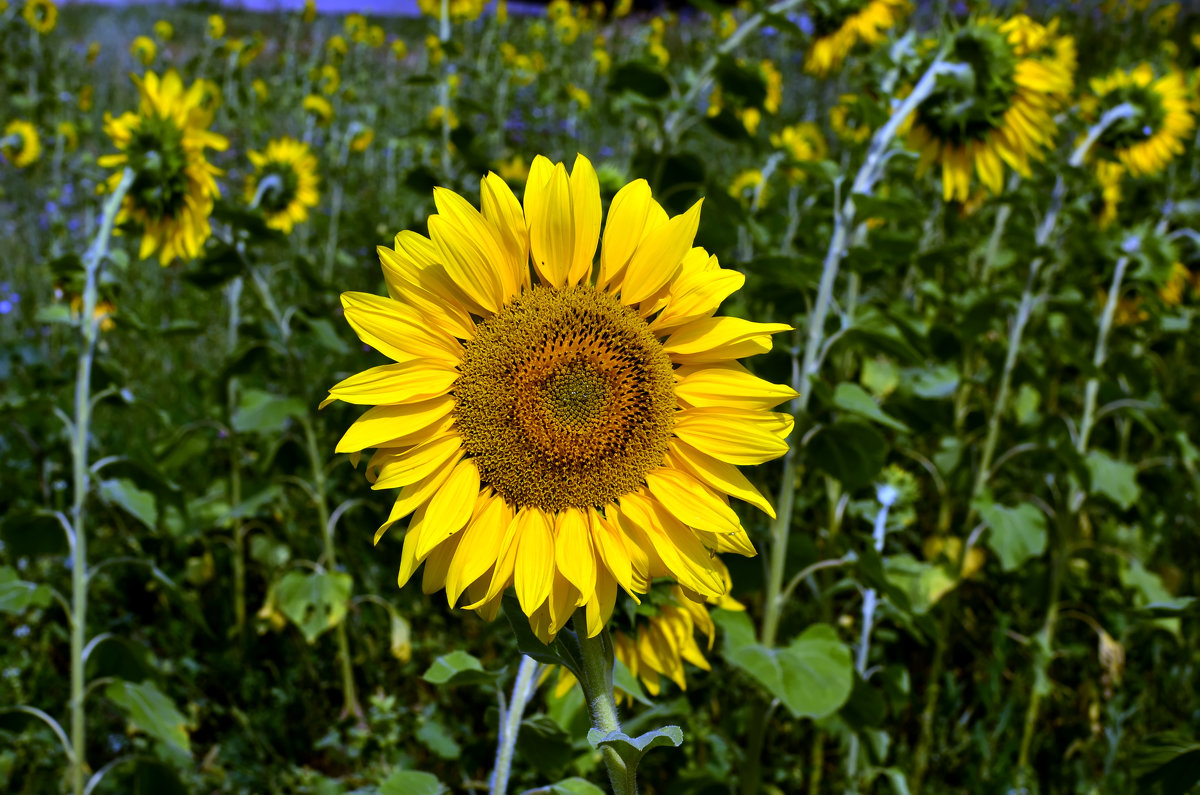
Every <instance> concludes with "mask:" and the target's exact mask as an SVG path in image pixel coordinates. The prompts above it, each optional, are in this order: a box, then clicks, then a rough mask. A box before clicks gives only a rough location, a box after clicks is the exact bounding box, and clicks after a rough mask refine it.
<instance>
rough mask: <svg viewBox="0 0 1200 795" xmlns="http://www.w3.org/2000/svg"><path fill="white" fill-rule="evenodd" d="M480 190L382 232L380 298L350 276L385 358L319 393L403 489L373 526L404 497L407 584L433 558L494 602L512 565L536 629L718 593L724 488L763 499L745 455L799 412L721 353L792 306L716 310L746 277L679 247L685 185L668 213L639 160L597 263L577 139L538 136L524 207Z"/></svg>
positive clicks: (455, 596)
mask: <svg viewBox="0 0 1200 795" xmlns="http://www.w3.org/2000/svg"><path fill="white" fill-rule="evenodd" d="M481 194H482V212H480V211H479V210H476V209H475V208H474V207H472V206H471V204H470V203H468V202H467V201H466V200H465V199H463V198H462V197H460V196H458V195H457V194H455V193H453V192H451V191H448V190H445V189H436V190H435V192H434V201H435V203H436V205H437V209H438V213H437V214H436V215H433V216H432V217H430V219H429V233H430V237H429V238H426V237H423V236H421V235H419V234H417V233H415V232H410V231H406V232H401V233H400V234H399V235H397V236H396V241H395V248H394V249H388V248H384V247H380V249H379V254H380V259H381V261H382V264H383V271H384V279H385V281H386V282H387V286H388V292H389V294H390V296H391V297H390V298H383V297H380V296H376V295H370V294H366V293H345V294H344V295H343V296H342V305H343V307H345V311H346V319H347V320H348V321H349V323H350V325H351V326H352V327H353V328H354V330H355V331H356V332H357V333H358V335H359V338H360V339H362V340H363V342H365V343H367V344H368V345H370V346H372V347H374V348H375V349H376V350H378V351H380V352H381V353H383V354H385V355H386V356H388V357H389V358H391V359H392V360H393V361H394V362H395V363H394V364H387V365H383V366H381V367H375V368H372V369H370V370H367V371H366V372H363V373H359V374H358V375H355V376H352V377H350V378H348V379H346V380H344V381H342V382H341V383H339V384H338V385H336V386H335V387H333V388H332V389H330V391H329V399H328V400H327V401H326V403H328V402H329V401H332V400H343V401H346V402H348V403H357V404H364V405H371V406H374V408H371V409H370V410H369V411H367V412H366V414H364V415H363V416H362V417H361V418H360V419H359V420H358V421H357V422H355V423H354V425H352V426H351V428H350V429H349V431H347V433H346V435H345V436H343V437H342V440H341V441H340V442H339V443H338V446H337V451H338V452H349V453H355V454H357V453H358V452H359V451H361V450H363V449H366V448H370V447H374V448H377V449H376V452H375V453H374V455H373V456H372V457H371V460H370V463H369V465H368V467H367V470H368V471H367V476H368V478H369V479H370V480H371V481H372V482H373V483H374V488H376V489H388V488H396V487H400V488H401V491H400V494H399V497H398V499H397V500H396V503H395V506H394V507H393V509H392V512H391V515H390V516H389V517H388V520H387V522H385V523H384V525H383V526H382V527H380V528H379V532H378V533H377V534H376V539H377V540H378V538H379V537H380V536H381V535H382V534H383V533H384V531H386V530H387V529H388V528H389V527H390V526H391V525H392V524H394V523H396V522H397V521H399V520H401V519H403V518H405V517H406V516H409V515H410V514H412V515H413V518H412V520H411V521H410V522H409V524H408V533H407V535H406V536H405V538H404V548H403V553H402V558H401V563H400V572H399V578H398V579H399V584H400V585H401V586H403V585H404V584H405V583H406V582H407V581H408V580H409V578H410V577H411V576H412V575H413V573H414V572H415V570H416V569H417V567H418V566H420V565H421V564H422V563H424V564H425V573H424V582H423V585H424V589H425V590H426V592H429V593H432V592H434V591H436V590H439V589H441V588H443V587H444V588H445V589H446V596H447V599H448V601H449V603H450V605H451V606H454V605H457V604H458V603H459V602H460V601H465V602H466V605H465V607H466V608H467V609H472V610H477V611H479V612H480V613H481V614H482V615H483V616H485V617H486V618H489V619H490V618H492V617H494V616H495V615H496V612H497V611H498V610H499V606H500V599H501V596H502V595H503V593H504V591H505V589H507V588H508V586H510V585H512V586H514V589H515V591H516V595H517V599H518V600H519V603H520V606H521V609H522V610H523V611H524V613H525V614H526V615H527V616H528V617H529V619H530V624H531V626H532V627H533V629H534V631H535V633H536V634H537V635H538V637H540V638H542V639H543V640H546V641H548V640H549V639H550V638H552V637H553V636H554V635H555V634H556V633H557V632H558V631H559V630H560V629H561V628H562V627H563V625H564V624H565V623H566V621H567V620H568V619H569V618H570V617H571V615H572V614H573V613H574V611H575V609H576V608H579V607H582V608H584V609H585V617H586V627H587V632H588V634H589V635H595V634H596V633H598V632H600V630H601V629H602V628H603V626H604V624H605V622H606V621H607V619H608V617H609V616H610V615H611V613H612V610H613V605H614V603H615V600H616V594H617V587H618V586H620V587H621V588H623V589H624V590H625V591H627V592H628V593H630V594H631V595H636V594H639V593H646V592H647V590H648V589H649V587H650V583H651V581H652V580H654V579H655V578H658V577H669V578H671V579H673V580H675V581H676V582H678V583H679V584H680V585H681V586H682V587H684V588H685V589H686V590H687V591H688V592H689V593H690V594H692V595H693V596H694V597H695V598H697V599H707V598H712V597H720V596H721V595H723V594H725V593H726V592H727V590H728V586H727V581H726V579H725V576H724V566H723V565H722V564H721V563H720V561H719V560H718V559H716V558H715V557H714V553H716V552H738V553H741V554H744V555H753V554H755V553H754V547H753V546H752V545H751V543H750V539H749V537H748V536H747V534H746V531H745V530H744V529H743V528H742V526H741V522H740V521H739V519H738V517H737V514H735V513H734V511H733V509H732V508H730V506H729V500H728V498H729V497H730V496H734V497H738V498H739V499H742V500H745V501H747V502H749V503H751V504H752V505H755V506H756V507H758V508H760V509H762V510H763V511H765V512H767V513H768V514H771V513H772V510H771V507H770V505H769V503H768V502H767V501H766V500H765V499H764V498H763V496H762V495H761V494H760V493H759V492H758V490H757V489H755V488H754V486H752V485H751V484H750V482H749V481H748V480H747V479H746V478H745V476H743V475H742V474H741V473H740V472H739V471H738V469H737V465H739V464H758V463H762V462H764V461H768V460H770V459H773V458H776V457H778V456H780V455H782V454H783V453H784V452H785V451H786V450H787V443H786V441H785V439H786V438H787V435H788V433H789V432H790V430H791V426H792V418H791V417H790V416H789V415H787V414H778V413H773V412H771V411H770V410H769V409H771V408H772V407H774V406H776V405H778V404H780V403H782V402H784V401H786V400H788V399H789V398H791V397H792V396H793V395H794V392H793V391H792V390H791V389H789V388H787V387H782V386H777V385H775V384H772V383H769V382H767V381H763V380H761V379H759V378H756V377H755V376H753V375H751V374H750V373H749V371H747V370H746V369H745V368H743V367H742V366H741V365H740V364H738V363H737V362H736V359H737V358H738V357H742V356H752V355H755V354H759V353H763V352H765V351H767V350H769V349H770V347H771V334H773V333H776V332H779V331H783V330H785V329H787V326H784V325H781V324H767V323H753V322H750V321H746V320H741V319H738V318H733V317H714V313H715V312H716V309H717V306H718V305H719V304H720V302H721V301H722V300H723V299H724V298H725V297H726V296H728V295H730V294H731V293H733V292H734V291H736V290H737V289H738V288H739V287H741V285H742V283H743V282H744V280H745V279H744V277H743V276H742V275H741V274H739V273H736V272H733V271H728V270H723V269H721V268H720V267H719V266H718V264H717V261H716V258H715V257H711V256H709V254H708V253H707V252H706V251H704V250H703V249H700V248H693V247H692V242H693V238H694V237H695V234H696V230H697V227H698V224H699V220H700V203H699V202H697V203H696V205H694V206H693V207H692V208H691V209H689V210H688V211H687V212H685V213H683V214H681V215H678V216H675V217H674V218H668V216H667V213H666V212H665V211H664V210H663V209H662V207H660V206H659V204H658V203H657V202H655V201H654V200H653V199H652V198H651V196H650V188H649V186H648V185H647V184H646V182H645V181H644V180H637V181H635V182H632V183H630V184H629V185H626V186H625V187H624V188H622V189H621V190H620V191H619V192H618V193H617V194H616V196H615V197H614V198H613V200H612V204H611V206H610V208H609V213H608V222H607V226H606V227H605V233H604V243H603V245H602V246H601V248H600V257H599V262H598V263H596V262H595V261H594V260H595V254H596V247H597V243H598V241H599V239H600V226H601V214H602V213H601V204H600V188H599V183H598V181H597V177H596V172H595V170H594V169H593V168H592V165H591V163H589V162H588V161H587V159H586V158H584V157H582V156H580V157H579V158H577V160H576V161H575V166H574V168H573V170H572V172H571V173H570V175H568V173H567V170H566V168H565V167H564V166H563V164H561V163H560V164H552V163H551V162H550V161H549V160H547V159H546V158H544V157H538V158H536V159H535V160H534V162H533V164H532V166H531V168H530V172H529V179H528V182H527V185H526V190H525V200H524V206H522V205H521V204H520V203H518V201H517V199H516V197H515V196H514V195H513V193H512V191H511V190H510V189H509V187H508V185H506V184H505V183H504V181H503V180H501V179H500V178H499V177H498V176H496V175H495V174H489V175H488V176H487V177H486V178H484V179H483V181H482V185H481ZM531 257H532V265H533V267H532V269H531V268H530V258H531ZM531 271H532V272H531ZM323 405H324V404H323ZM464 593H465V594H466V599H465V600H463V595H464ZM635 598H636V597H635Z"/></svg>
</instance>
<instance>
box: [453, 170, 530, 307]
mask: <svg viewBox="0 0 1200 795" xmlns="http://www.w3.org/2000/svg"><path fill="white" fill-rule="evenodd" d="M433 200H434V204H435V205H436V206H437V210H438V212H439V213H440V214H441V215H443V216H444V217H445V218H446V219H447V220H449V221H450V222H451V223H453V224H454V226H455V227H457V228H458V232H459V235H458V239H459V240H460V241H462V240H467V241H470V242H472V243H474V244H475V245H476V246H477V247H478V249H479V251H480V253H481V254H482V255H483V260H484V267H486V268H489V269H491V270H492V271H494V272H495V273H496V274H497V276H499V279H500V285H501V294H500V297H501V299H502V301H501V302H502V303H504V302H507V301H508V299H509V298H511V297H512V296H514V295H516V293H517V292H518V291H519V290H520V289H521V285H520V284H519V283H518V281H517V272H516V267H515V264H514V263H512V262H510V261H509V254H508V252H509V249H508V247H507V246H506V245H505V244H504V242H503V241H502V240H501V238H500V237H499V236H498V235H497V234H496V232H495V227H494V226H493V225H492V224H490V223H488V220H487V219H486V218H485V217H484V216H483V214H482V213H480V212H479V211H478V210H476V209H475V208H474V207H472V206H471V203H470V202H469V201H467V200H466V199H464V198H463V197H462V196H459V195H458V194H457V193H455V192H454V191H451V190H446V189H445V188H434V189H433Z"/></svg>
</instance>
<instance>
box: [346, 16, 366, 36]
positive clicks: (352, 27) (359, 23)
mask: <svg viewBox="0 0 1200 795" xmlns="http://www.w3.org/2000/svg"><path fill="white" fill-rule="evenodd" d="M367 28H368V24H367V18H366V17H364V16H363V15H362V14H348V15H347V16H346V21H345V22H343V23H342V30H344V31H346V35H347V36H349V37H350V41H355V42H360V41H363V40H365V38H366V35H367Z"/></svg>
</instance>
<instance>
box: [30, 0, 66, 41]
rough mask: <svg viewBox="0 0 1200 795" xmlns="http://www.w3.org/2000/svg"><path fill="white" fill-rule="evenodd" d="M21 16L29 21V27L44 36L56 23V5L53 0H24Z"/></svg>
mask: <svg viewBox="0 0 1200 795" xmlns="http://www.w3.org/2000/svg"><path fill="white" fill-rule="evenodd" d="M21 16H22V17H24V18H25V21H26V22H28V23H29V27H31V28H33V29H34V30H36V31H37V32H38V33H40V34H42V35H43V36H44V35H46V34H47V33H49V32H51V31H52V30H54V26H55V25H57V24H58V6H56V5H55V4H54V0H25V8H24V9H23V10H22V11H21Z"/></svg>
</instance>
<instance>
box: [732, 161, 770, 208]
mask: <svg viewBox="0 0 1200 795" xmlns="http://www.w3.org/2000/svg"><path fill="white" fill-rule="evenodd" d="M759 185H762V195H761V196H760V197H759V204H760V205H762V204H766V203H767V186H766V185H763V173H762V172H761V171H759V170H758V169H757V168H748V169H745V170H744V171H739V172H738V173H737V174H736V175H735V176H734V178H733V179H732V180H731V181H730V182H729V195H730V196H732V197H733V198H735V199H737V200H738V201H740V202H742V203H743V204H747V205H748V204H750V203H752V202H753V201H754V194H755V193H758V190H759Z"/></svg>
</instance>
